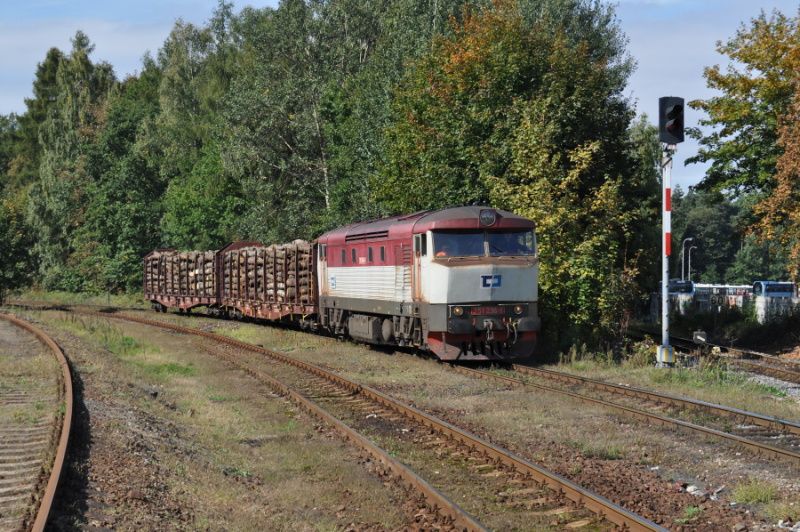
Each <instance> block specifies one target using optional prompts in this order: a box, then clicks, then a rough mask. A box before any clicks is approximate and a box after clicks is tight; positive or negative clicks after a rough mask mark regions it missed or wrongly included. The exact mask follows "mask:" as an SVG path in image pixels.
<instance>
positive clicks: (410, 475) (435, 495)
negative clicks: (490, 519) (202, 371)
mask: <svg viewBox="0 0 800 532" xmlns="http://www.w3.org/2000/svg"><path fill="white" fill-rule="evenodd" d="M237 347H238V346H237ZM224 358H225V359H226V360H227V361H228V362H230V363H232V364H234V365H235V366H236V367H238V368H239V369H240V370H242V371H244V372H245V373H247V374H248V375H250V376H251V377H253V378H255V379H256V380H258V381H260V382H262V383H264V384H266V385H267V386H269V387H270V388H271V389H272V391H274V392H275V393H276V394H278V395H282V396H284V397H287V398H289V399H290V400H291V401H292V402H294V403H295V404H296V405H297V406H299V407H300V408H301V409H302V410H305V411H306V412H307V413H308V414H310V415H311V416H313V417H315V418H317V419H318V420H320V421H321V422H323V423H325V424H327V425H329V426H331V427H333V428H334V430H336V431H338V432H339V434H341V435H342V436H343V437H344V438H345V439H346V440H348V441H350V442H351V443H353V444H354V445H355V446H356V447H360V448H361V449H363V450H364V451H366V452H367V453H369V454H370V455H371V456H372V458H373V459H375V460H376V461H377V462H379V463H381V464H383V466H384V467H385V468H386V469H388V470H390V471H391V472H392V473H393V474H394V475H395V476H396V477H399V478H400V479H401V480H403V481H404V482H405V483H406V485H407V487H408V488H410V489H412V490H414V491H416V492H419V493H421V494H422V496H423V497H424V498H425V500H426V502H427V504H428V506H429V507H430V508H431V509H432V510H433V511H434V512H438V513H439V514H440V515H441V514H443V515H445V516H447V517H448V518H449V519H450V520H451V521H452V524H453V525H454V526H456V527H458V528H459V529H461V530H470V531H476V532H483V531H485V530H486V528H485V527H484V526H483V525H481V524H480V523H479V522H478V521H477V520H476V519H475V518H474V517H472V516H471V515H470V514H469V513H467V512H466V511H465V510H464V509H462V508H461V507H460V506H458V505H457V504H456V503H454V502H453V501H451V500H450V499H449V498H447V496H445V495H444V494H443V493H441V492H440V491H439V490H437V489H436V488H434V487H433V486H431V485H430V484H429V483H428V482H426V481H425V480H424V479H422V478H421V477H420V476H419V475H417V474H416V473H415V472H414V471H413V470H411V469H410V468H409V467H407V466H405V465H404V464H402V463H401V462H399V461H397V460H395V459H394V458H392V457H391V456H390V455H389V454H388V453H387V452H386V451H384V450H383V449H381V448H380V447H378V446H377V445H375V444H373V443H372V442H371V441H369V440H368V439H367V438H365V437H364V436H362V435H361V434H359V433H358V432H357V431H356V430H354V429H353V428H351V427H350V426H348V425H347V424H345V423H344V422H342V421H341V420H340V419H338V418H337V417H335V416H333V415H332V414H330V413H329V412H327V411H326V410H325V409H323V408H322V407H321V406H319V405H318V404H317V403H315V402H314V401H312V400H311V399H308V398H307V397H305V396H304V395H302V394H301V393H299V392H298V391H296V390H295V389H293V388H292V387H290V386H288V385H286V384H284V383H282V382H280V381H279V380H278V379H276V378H274V377H273V376H271V375H268V374H266V373H264V372H262V371H258V370H255V369H253V368H251V367H250V366H248V365H247V364H243V363H241V362H239V361H237V360H235V359H234V358H232V357H228V356H224Z"/></svg>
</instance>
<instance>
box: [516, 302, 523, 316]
mask: <svg viewBox="0 0 800 532" xmlns="http://www.w3.org/2000/svg"><path fill="white" fill-rule="evenodd" d="M523 312H525V307H524V306H523V305H514V314H516V315H518V316H519V315H520V314H522V313H523Z"/></svg>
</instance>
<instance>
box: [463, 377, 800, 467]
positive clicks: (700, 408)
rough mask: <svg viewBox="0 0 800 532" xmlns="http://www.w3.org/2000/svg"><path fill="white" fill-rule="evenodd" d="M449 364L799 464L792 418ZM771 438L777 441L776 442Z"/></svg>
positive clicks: (799, 443) (576, 380)
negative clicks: (686, 415)
mask: <svg viewBox="0 0 800 532" xmlns="http://www.w3.org/2000/svg"><path fill="white" fill-rule="evenodd" d="M452 367H453V369H454V370H455V371H458V372H460V373H464V374H468V375H471V376H474V377H477V378H483V379H491V380H495V381H496V382H499V383H502V384H505V385H513V386H528V387H532V388H535V389H537V390H540V391H543V392H546V393H556V394H560V395H563V396H568V397H571V398H573V399H577V400H580V401H583V402H587V403H591V404H595V405H599V406H603V407H606V408H609V409H612V410H615V411H618V412H622V413H623V414H625V415H628V416H631V417H635V418H638V419H640V420H644V421H647V422H650V423H655V424H658V425H663V426H668V427H675V428H680V429H683V430H688V431H691V432H696V433H699V434H703V435H706V436H712V437H715V438H717V439H720V440H723V441H725V442H728V443H731V444H734V445H736V446H738V447H741V448H743V449H746V450H748V451H750V452H752V453H754V454H756V455H757V456H762V457H768V458H771V459H779V460H784V461H786V462H789V463H791V464H794V465H800V424H798V423H795V422H792V421H787V420H783V419H779V418H775V417H770V416H765V415H762V414H757V413H754V412H748V411H745V410H741V409H738V408H732V407H728V406H723V405H717V404H713V403H708V402H705V401H699V400H696V399H690V398H688V397H680V396H676V395H671V394H666V393H661V392H656V391H652V390H646V389H643V388H636V387H632V386H622V385H618V384H611V383H607V382H603V381H599V380H595V379H589V378H586V377H580V376H577V375H571V374H568V373H564V372H560V371H553V370H548V369H542V368H534V367H529V366H522V365H519V364H514V365H512V367H511V369H512V370H513V371H515V372H516V373H517V374H519V375H520V377H519V378H514V377H508V376H505V375H497V374H495V373H493V372H489V371H484V370H477V369H472V368H466V367H462V366H452ZM526 377H534V378H537V379H544V380H547V381H550V382H554V383H557V384H558V385H559V386H550V385H547V384H542V383H541V382H536V381H531V380H529V379H527V378H526ZM587 389H588V390H591V391H592V392H593V393H587V392H586V391H585V390H587ZM609 396H610V397H614V398H622V399H623V400H624V402H620V401H614V400H610V399H609V398H608V397H609ZM631 403H634V404H631ZM642 403H645V404H646V405H648V406H649V407H650V408H653V407H654V408H655V409H656V410H659V411H656V412H653V411H649V410H645V409H643V408H642ZM663 410H669V411H671V412H670V414H671V413H672V412H680V411H684V410H690V411H692V412H694V413H698V414H701V415H702V416H704V417H705V419H711V422H709V423H708V424H713V425H716V428H715V427H713V426H706V425H699V424H696V423H691V422H689V421H685V420H682V419H677V418H676V417H672V415H665V413H663V412H661V411H663ZM775 442H780V443H779V444H777V445H776V443H775Z"/></svg>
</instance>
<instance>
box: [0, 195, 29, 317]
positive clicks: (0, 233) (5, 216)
mask: <svg viewBox="0 0 800 532" xmlns="http://www.w3.org/2000/svg"><path fill="white" fill-rule="evenodd" d="M0 242H2V243H3V245H2V246H0V304H2V303H3V300H4V298H5V295H6V293H7V292H8V291H9V290H13V289H15V288H19V287H20V286H23V285H24V284H25V283H26V282H27V281H28V279H30V276H31V273H32V272H31V269H32V264H31V256H30V245H31V240H30V232H29V231H28V229H27V227H25V222H24V214H23V212H22V210H20V209H19V208H18V207H17V206H16V205H15V204H14V203H13V202H12V201H10V200H8V199H3V200H0Z"/></svg>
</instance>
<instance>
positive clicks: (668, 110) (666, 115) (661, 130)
mask: <svg viewBox="0 0 800 532" xmlns="http://www.w3.org/2000/svg"><path fill="white" fill-rule="evenodd" d="M658 138H659V140H660V141H661V142H663V143H664V153H663V156H662V158H661V185H662V188H661V190H662V196H661V197H662V201H663V206H664V207H663V209H662V212H661V223H662V226H663V233H664V236H663V238H662V240H661V275H662V280H661V345H660V346H658V350H657V352H656V362H657V364H658V366H659V367H668V366H671V365H672V364H674V363H675V352H674V350H673V349H672V346H671V345H669V256H670V255H671V254H672V183H671V180H672V156H673V155H674V154H675V150H676V148H677V147H676V144H678V143H679V142H683V98H680V97H678V96H664V97H661V98H659V99H658ZM681 255H683V249H681ZM682 258H683V257H681V259H682Z"/></svg>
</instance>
